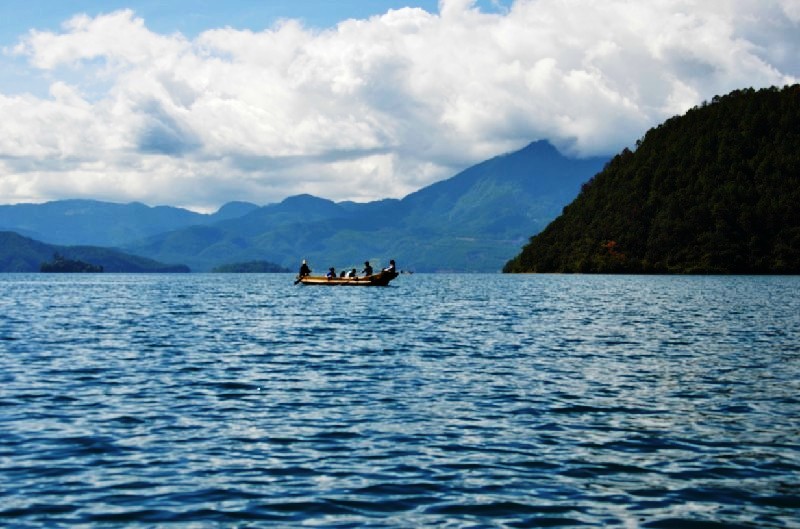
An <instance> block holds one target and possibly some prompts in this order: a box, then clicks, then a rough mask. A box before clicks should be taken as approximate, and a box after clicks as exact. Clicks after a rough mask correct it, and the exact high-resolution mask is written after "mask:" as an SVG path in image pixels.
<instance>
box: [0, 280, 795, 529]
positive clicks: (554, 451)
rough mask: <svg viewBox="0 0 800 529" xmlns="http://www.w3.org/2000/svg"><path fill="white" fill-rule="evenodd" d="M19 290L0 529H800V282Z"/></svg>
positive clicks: (13, 299)
mask: <svg viewBox="0 0 800 529" xmlns="http://www.w3.org/2000/svg"><path fill="white" fill-rule="evenodd" d="M292 280H293V276H292V275H285V274H276V275H269V274H265V275H222V274H217V275H214V274H189V275H112V274H98V275H46V274H32V275H17V274H3V275H0V525H5V526H10V527H36V526H48V527H60V526H85V527H89V526H91V527H106V526H126V527H136V526H140V527H153V526H173V527H231V526H234V527H267V526H274V527H296V526H301V525H309V526H321V527H401V528H405V527H447V528H457V527H465V528H466V527H586V526H589V527H592V526H593V527H624V528H631V527H653V528H669V527H676V528H678V527H680V528H716V527H719V528H722V527H725V528H729V527H752V528H768V527H800V277H719V276H710V277H707V276H688V277H687V276H682V277H664V276H584V275H573V276H570V275H526V276H506V275H447V274H442V275H433V274H431V275H428V274H414V275H401V276H400V277H398V278H397V279H396V280H395V281H394V282H393V283H392V284H391V286H389V287H386V288H346V287H338V288H327V287H309V286H302V285H299V286H293V284H292V282H293V281H292Z"/></svg>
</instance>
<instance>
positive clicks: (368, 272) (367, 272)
mask: <svg viewBox="0 0 800 529" xmlns="http://www.w3.org/2000/svg"><path fill="white" fill-rule="evenodd" d="M361 273H362V274H364V275H365V276H371V275H372V265H370V264H369V261H364V269H363V270H362V271H361Z"/></svg>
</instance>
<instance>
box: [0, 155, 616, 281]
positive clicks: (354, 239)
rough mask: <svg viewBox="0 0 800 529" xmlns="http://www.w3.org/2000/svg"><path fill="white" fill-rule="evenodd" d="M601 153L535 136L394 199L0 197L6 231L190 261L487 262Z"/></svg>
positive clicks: (204, 265)
mask: <svg viewBox="0 0 800 529" xmlns="http://www.w3.org/2000/svg"><path fill="white" fill-rule="evenodd" d="M606 162H607V159H606V158H590V159H572V158H567V157H564V156H562V155H561V154H560V153H559V152H558V151H557V150H556V149H555V148H554V147H553V146H552V145H550V144H549V143H547V142H544V141H540V142H535V143H532V144H530V145H529V146H527V147H526V148H524V149H522V150H520V151H517V152H514V153H510V154H506V155H502V156H498V157H496V158H492V159H491V160H488V161H485V162H482V163H480V164H477V165H475V166H473V167H471V168H469V169H467V170H465V171H463V172H461V173H459V174H457V175H456V176H454V177H452V178H450V179H448V180H444V181H441V182H438V183H435V184H433V185H431V186H428V187H426V188H424V189H421V190H419V191H417V192H415V193H412V194H410V195H408V196H406V197H405V198H403V199H399V200H398V199H386V200H380V201H376V202H369V203H365V204H360V203H355V202H339V203H335V202H332V201H330V200H326V199H322V198H317V197H313V196H310V195H299V196H294V197H289V198H287V199H286V200H284V201H283V202H280V203H278V204H270V205H267V206H263V207H258V206H256V205H254V204H248V203H242V202H237V203H231V204H226V205H225V206H223V207H222V208H221V209H220V210H219V211H218V212H216V213H214V214H212V215H202V214H199V213H194V212H191V211H187V210H184V209H181V208H174V207H168V206H159V207H148V206H145V205H143V204H137V203H134V204H111V203H105V202H97V201H88V200H64V201H57V202H50V203H46V204H39V205H32V204H19V205H13V206H0V230H9V231H14V232H17V233H19V234H21V235H25V236H27V237H31V238H34V239H39V240H41V241H44V242H47V243H51V244H59V245H93V246H113V247H116V248H119V249H120V250H123V251H124V252H126V253H129V254H134V255H139V256H144V257H146V258H149V259H153V260H156V261H159V262H163V263H181V264H186V265H188V266H189V267H190V268H191V269H192V270H193V271H209V270H211V269H212V268H215V267H219V266H222V265H226V264H230V263H245V262H252V261H262V260H266V261H269V262H272V263H276V264H278V265H281V266H284V267H288V268H290V269H295V268H296V267H297V264H298V263H299V261H300V259H303V258H305V259H308V260H309V262H310V263H311V265H312V268H314V269H316V270H318V271H321V270H327V268H328V267H330V266H335V267H336V268H337V269H339V268H345V267H346V268H351V267H356V268H358V267H359V265H360V264H361V263H363V261H365V260H368V259H369V260H371V261H372V262H373V263H374V264H376V265H378V266H380V265H381V264H383V263H386V262H388V260H389V259H390V258H394V259H396V260H397V262H398V266H399V267H400V268H403V269H410V270H415V271H466V272H491V271H498V270H500V268H501V267H502V265H503V263H505V262H506V261H507V260H508V259H509V257H511V256H513V255H514V254H515V253H517V252H518V251H519V249H520V248H521V247H522V245H523V244H524V242H525V241H526V240H527V239H528V237H529V236H530V235H531V234H532V233H537V232H538V231H540V230H542V229H543V228H544V227H545V226H546V225H547V224H548V223H549V222H550V221H551V220H552V219H553V218H555V217H556V216H557V215H558V214H559V213H560V212H561V210H562V208H563V207H564V206H565V205H566V204H568V203H569V202H570V201H571V200H572V199H573V198H574V197H575V196H576V195H577V194H578V192H579V190H580V188H581V185H582V184H583V183H585V182H586V181H588V180H589V179H590V178H591V177H592V176H593V175H594V174H595V173H597V172H598V171H599V170H600V169H602V167H603V166H604V164H605V163H606ZM70 256H71V257H72V254H70ZM49 257H51V256H49V255H48V258H49ZM73 258H76V259H80V257H79V256H74V257H73ZM81 260H86V261H88V262H94V261H92V260H91V259H81ZM95 264H100V263H95ZM104 266H105V265H104ZM359 269H360V268H359ZM106 270H108V267H106Z"/></svg>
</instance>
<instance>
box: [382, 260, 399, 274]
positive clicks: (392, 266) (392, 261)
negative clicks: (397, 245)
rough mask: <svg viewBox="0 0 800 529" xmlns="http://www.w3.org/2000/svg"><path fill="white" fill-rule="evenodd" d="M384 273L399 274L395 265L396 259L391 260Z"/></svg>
mask: <svg viewBox="0 0 800 529" xmlns="http://www.w3.org/2000/svg"><path fill="white" fill-rule="evenodd" d="M383 271H384V272H397V268H396V267H395V265H394V259H389V266H387V267H386V268H384V269H383Z"/></svg>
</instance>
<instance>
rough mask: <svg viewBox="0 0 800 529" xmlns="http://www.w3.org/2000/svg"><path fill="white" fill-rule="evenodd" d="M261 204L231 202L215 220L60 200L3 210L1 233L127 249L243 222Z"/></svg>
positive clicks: (167, 208)
mask: <svg viewBox="0 0 800 529" xmlns="http://www.w3.org/2000/svg"><path fill="white" fill-rule="evenodd" d="M257 207H258V206H256V205H255V204H249V203H246V202H231V203H229V204H226V205H224V206H222V207H221V208H220V209H219V211H217V212H216V213H214V214H212V215H204V214H200V213H195V212H193V211H189V210H186V209H181V208H175V207H171V206H156V207H149V206H146V205H144V204H140V203H136V202H134V203H131V204H114V203H109V202H99V201H96V200H59V201H54V202H47V203H44V204H15V205H11V206H0V230H8V231H14V232H17V233H20V234H23V235H25V236H27V237H32V238H34V239H38V240H41V241H45V242H48V243H51V244H67V245H75V244H87V245H94V246H121V245H124V244H127V243H130V242H131V241H135V240H138V239H143V238H145V237H149V236H151V235H156V234H158V233H162V232H165V231H170V230H176V229H180V228H185V227H188V226H192V225H205V224H212V223H214V222H219V221H223V220H226V219H231V218H235V217H240V216H242V215H245V214H247V213H249V212H250V211H253V210H254V209H257Z"/></svg>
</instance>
